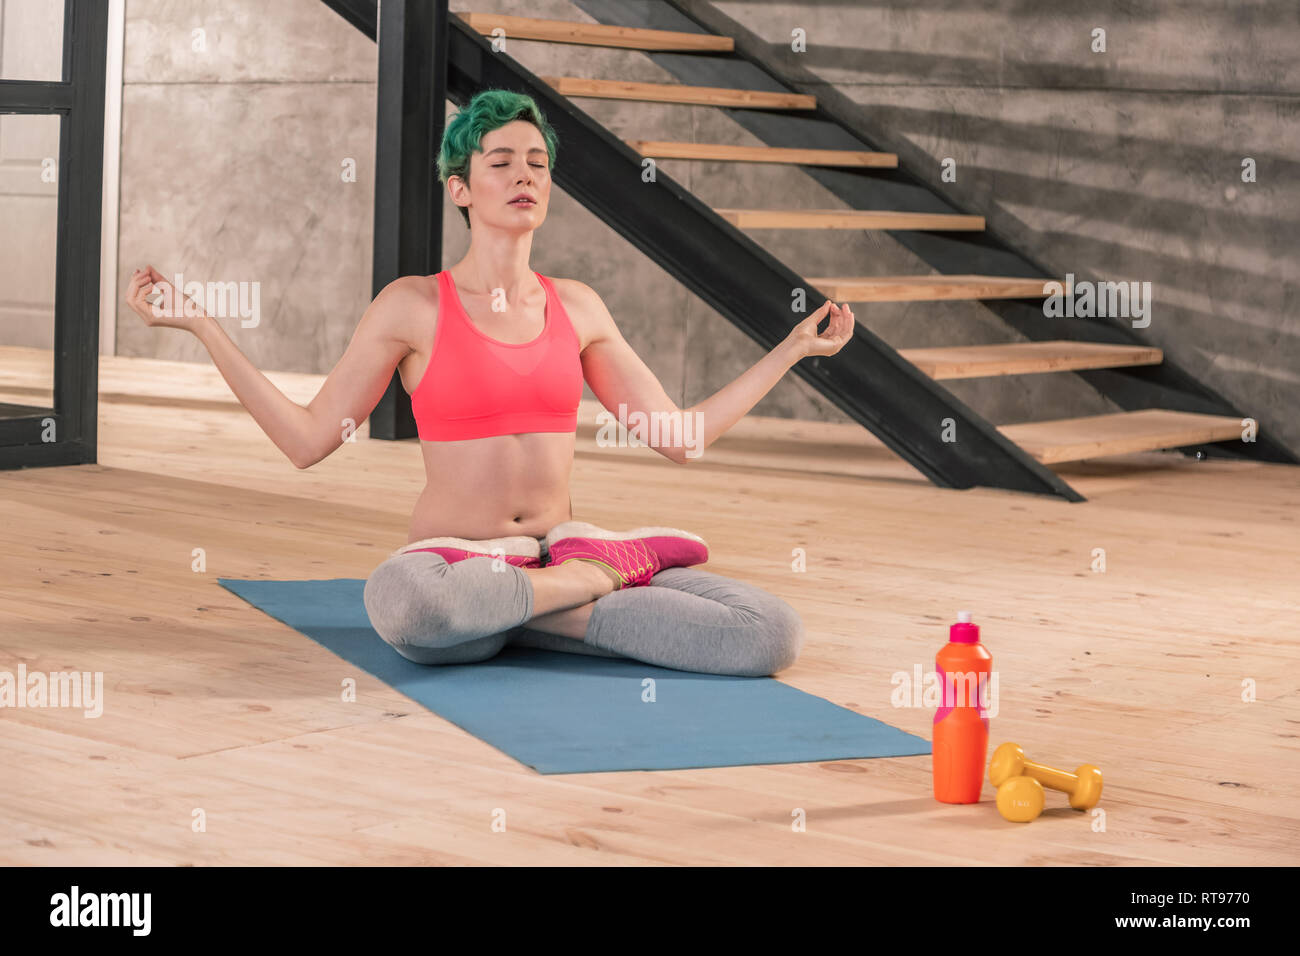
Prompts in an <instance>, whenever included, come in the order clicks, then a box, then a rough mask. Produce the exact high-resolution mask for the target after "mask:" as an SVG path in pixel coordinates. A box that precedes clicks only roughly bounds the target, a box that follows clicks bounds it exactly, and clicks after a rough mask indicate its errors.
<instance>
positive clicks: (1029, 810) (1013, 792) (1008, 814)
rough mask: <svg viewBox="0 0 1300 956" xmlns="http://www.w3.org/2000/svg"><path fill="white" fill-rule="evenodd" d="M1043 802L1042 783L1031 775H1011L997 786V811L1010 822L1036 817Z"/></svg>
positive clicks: (1020, 821)
mask: <svg viewBox="0 0 1300 956" xmlns="http://www.w3.org/2000/svg"><path fill="white" fill-rule="evenodd" d="M1043 802H1044V794H1043V785H1042V784H1041V783H1039V782H1038V781H1037V780H1035V779H1034V778H1033V777H1024V776H1021V777H1012V778H1011V779H1010V780H1004V781H1003V782H1002V786H1000V787H998V813H1000V814H1002V816H1003V817H1004V818H1006V819H1007V820H1010V821H1011V822H1012V823H1028V822H1029V821H1030V820H1034V819H1037V817H1038V815H1039V814H1040V813H1042V812H1043Z"/></svg>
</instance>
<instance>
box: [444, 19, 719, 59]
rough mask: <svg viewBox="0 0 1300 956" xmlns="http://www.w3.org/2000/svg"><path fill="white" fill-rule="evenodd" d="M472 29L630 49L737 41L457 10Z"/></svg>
mask: <svg viewBox="0 0 1300 956" xmlns="http://www.w3.org/2000/svg"><path fill="white" fill-rule="evenodd" d="M455 15H456V16H458V17H460V18H461V19H462V20H464V21H465V22H466V23H467V24H469V27H470V29H471V30H474V31H475V32H476V33H481V34H483V35H485V36H490V35H491V34H492V31H493V30H494V29H496V28H497V27H500V28H501V29H503V30H504V31H505V34H506V40H507V41H509V40H511V39H517V40H543V41H546V42H549V43H581V44H583V45H585V46H610V47H621V48H623V49H629V50H678V51H681V52H691V51H707V52H710V53H712V52H731V51H732V50H733V49H734V48H735V41H733V40H732V39H731V37H724V36H718V35H716V34H713V33H680V32H677V31H675V30H649V29H646V28H644V27H620V26H611V25H609V24H605V23H579V22H576V21H572V20H544V19H541V18H540V17H512V16H505V15H503V14H498V13H470V12H460V11H457V12H456V13H455Z"/></svg>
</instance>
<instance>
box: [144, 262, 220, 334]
mask: <svg viewBox="0 0 1300 956" xmlns="http://www.w3.org/2000/svg"><path fill="white" fill-rule="evenodd" d="M154 293H158V294H159V295H161V298H158V299H157V303H158V305H157V311H156V312H155V309H154V305H153V303H152V302H149V301H147V300H146V299H145V296H150V297H155V296H154ZM186 301H188V300H182V299H180V298H179V297H178V295H177V293H176V290H175V289H174V288H173V287H172V284H171V283H170V282H168V281H167V280H166V279H164V278H163V277H162V273H160V272H159V271H158V270H157V269H155V268H154V267H153V266H145V267H144V268H143V269H136V270H135V272H133V273H132V274H131V282H130V284H129V285H128V286H127V290H126V302H127V305H129V306H131V308H132V309H133V310H134V311H135V314H136V315H138V316H140V318H142V319H144V324H145V325H147V326H149V327H151V328H166V329H184V330H185V331H186V332H193V331H194V330H195V328H196V323H197V322H198V321H199V319H200V318H202V315H199V316H193V315H186V314H185V308H184V305H185V302H186ZM169 302H170V303H171V304H172V307H171V310H170V314H169V313H168V312H164V311H163V310H164V309H165V308H166V306H167V303H169Z"/></svg>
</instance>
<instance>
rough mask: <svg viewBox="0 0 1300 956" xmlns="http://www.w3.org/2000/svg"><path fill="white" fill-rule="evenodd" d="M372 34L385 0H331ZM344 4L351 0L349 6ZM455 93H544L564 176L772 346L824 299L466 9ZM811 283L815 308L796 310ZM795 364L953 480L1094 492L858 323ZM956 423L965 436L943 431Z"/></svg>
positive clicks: (947, 482)
mask: <svg viewBox="0 0 1300 956" xmlns="http://www.w3.org/2000/svg"><path fill="white" fill-rule="evenodd" d="M322 2H324V3H325V4H326V5H327V6H330V7H331V8H333V9H335V10H336V12H339V13H340V15H343V16H344V17H345V19H347V20H348V22H350V23H352V24H353V26H356V27H357V28H358V29H360V30H361V31H362V32H365V33H367V34H368V35H371V36H373V30H374V26H373V25H374V24H375V23H376V22H377V20H376V15H375V9H376V8H375V5H374V3H373V2H371V3H370V4H366V3H365V2H364V0H322ZM340 7H342V8H346V11H347V12H346V14H345V13H344V11H343V10H342V9H339V8H340ZM449 27H450V36H449V38H448V69H447V95H448V98H449V99H451V100H452V101H453V102H455V103H457V104H458V105H464V104H465V103H466V102H468V101H469V99H470V98H471V97H472V96H473V95H474V94H475V93H476V92H478V91H479V90H482V89H489V88H504V89H515V90H519V91H521V92H525V93H527V94H528V95H530V96H531V97H533V99H534V100H536V101H537V103H538V105H539V107H541V109H542V110H543V112H544V113H545V114H546V116H547V119H548V121H549V122H550V123H551V125H552V126H553V127H554V128H555V130H556V133H557V135H558V138H559V142H560V152H559V158H558V160H557V163H556V168H555V171H554V179H555V182H556V183H557V184H558V185H559V186H560V187H561V188H562V189H564V190H565V192H567V193H569V194H570V195H571V196H573V197H574V198H575V199H577V200H578V201H579V202H581V203H582V204H583V205H584V206H586V207H587V208H588V209H590V210H591V211H592V212H593V213H594V214H595V215H596V216H598V217H599V218H600V219H602V220H603V221H604V222H606V223H607V224H608V225H610V226H611V227H612V228H613V229H615V230H616V231H617V232H618V233H619V234H620V235H622V236H623V237H624V238H625V239H627V240H628V241H629V242H631V243H632V244H633V245H634V246H636V247H637V248H638V249H640V250H641V251H642V252H644V253H645V254H646V255H647V256H649V257H650V258H651V259H653V260H654V261H655V262H657V263H658V264H659V265H660V266H661V267H662V268H663V269H664V270H665V271H667V272H668V273H669V274H670V275H672V276H673V277H674V278H676V279H677V280H678V281H680V282H681V283H682V284H683V285H685V286H686V287H687V288H688V289H690V290H691V291H692V292H693V293H695V294H696V295H697V296H699V297H700V298H701V299H702V300H704V301H705V302H706V303H708V304H709V305H710V306H711V307H712V308H714V309H715V310H717V311H718V312H719V313H720V314H721V315H723V316H724V317H725V318H727V319H728V320H729V321H731V322H732V323H733V324H734V325H735V326H736V327H737V328H739V329H740V330H741V331H743V332H745V334H747V335H748V336H749V337H750V338H751V339H753V340H754V341H755V342H756V343H758V344H759V345H760V346H762V347H763V348H765V349H772V348H775V347H776V346H777V345H778V344H779V343H780V342H781V341H782V340H783V339H784V338H785V337H786V335H788V333H789V331H790V329H791V328H792V327H793V326H794V325H795V324H796V323H797V322H798V321H799V319H800V318H801V317H802V315H806V314H807V313H808V312H811V311H815V310H816V309H817V308H819V307H820V306H821V304H822V303H823V302H824V301H825V297H824V296H822V295H821V294H820V293H818V292H817V290H815V289H812V288H808V287H807V286H806V283H805V282H804V280H803V279H802V277H800V276H799V275H798V274H796V273H795V272H793V271H792V270H791V269H789V268H788V267H787V266H786V265H785V264H784V263H782V262H781V261H780V260H778V259H776V258H775V257H773V256H772V255H771V254H769V253H768V252H767V251H766V250H764V249H763V248H762V247H761V246H759V245H758V244H757V243H755V242H754V241H753V240H751V239H750V238H749V237H748V236H746V235H745V234H744V233H743V232H741V231H740V230H738V229H736V228H735V227H733V226H732V225H731V224H730V223H728V222H727V221H726V220H724V219H723V218H722V217H720V216H718V215H717V214H716V213H715V212H714V211H713V210H712V209H711V208H710V207H708V206H707V205H705V204H704V203H702V202H701V201H700V200H699V199H698V198H696V197H695V196H694V194H692V193H691V192H690V191H689V190H688V189H686V188H685V187H683V186H682V185H681V184H679V183H677V182H676V181H674V180H673V179H672V178H671V177H669V176H666V175H664V173H663V171H662V169H660V170H658V171H657V175H656V177H655V181H654V182H651V183H646V182H643V180H642V175H641V174H642V161H643V157H642V156H641V155H640V154H639V153H637V152H636V151H635V150H633V149H632V148H631V147H629V146H628V145H627V144H626V143H624V142H623V141H622V140H620V139H619V138H617V137H615V136H614V135H613V134H612V133H610V132H609V131H608V130H607V129H605V128H604V127H603V126H601V125H600V124H599V123H597V122H596V121H595V120H593V119H592V118H591V117H589V116H588V115H587V114H586V113H584V112H583V111H582V110H580V109H579V108H578V107H577V106H575V105H574V104H573V103H572V102H570V101H569V100H568V98H567V97H564V96H562V95H560V94H558V93H556V92H555V91H554V90H553V89H552V88H551V87H550V86H548V85H547V84H545V83H543V82H542V81H541V80H540V79H538V78H537V77H536V76H534V75H533V74H532V73H531V72H530V71H528V70H527V69H526V68H524V67H523V66H522V65H521V64H519V63H518V62H516V61H515V60H513V59H512V58H510V57H509V56H507V55H505V54H504V53H495V52H493V51H492V48H491V44H490V43H489V42H488V41H487V40H485V39H484V38H483V37H481V36H479V35H478V34H477V33H476V32H475V31H473V30H471V29H470V28H469V27H468V26H467V25H466V24H465V23H464V22H463V21H461V20H460V19H459V18H457V17H454V16H453V17H450V18H449ZM796 289H804V290H805V293H806V296H805V302H806V311H805V312H804V313H802V314H800V315H796V314H794V313H792V312H791V311H790V302H791V297H792V294H793V292H794V290H796ZM793 371H794V373H795V374H797V375H799V376H800V377H801V378H802V379H804V381H806V382H808V384H809V385H811V386H812V387H813V388H814V389H816V390H817V391H818V392H819V393H821V394H822V395H825V396H826V397H827V398H828V399H829V400H830V401H832V402H834V403H835V405H836V406H837V407H839V408H840V409H841V410H842V411H844V413H845V414H847V415H849V416H850V417H851V418H853V419H854V420H855V421H857V422H858V423H859V424H861V425H863V426H864V427H865V428H867V429H868V430H869V431H871V432H872V433H873V434H875V435H876V436H877V437H879V438H880V440H881V441H882V442H883V443H884V444H885V445H886V446H887V447H889V448H890V449H891V450H893V451H894V452H895V453H896V454H898V455H899V456H900V457H902V458H904V459H905V460H906V461H908V462H909V463H910V464H912V465H913V466H914V467H915V468H917V470H919V471H920V472H921V473H922V474H924V475H925V476H926V477H927V478H928V479H929V480H930V481H932V482H934V483H935V484H937V485H940V486H942V487H949V488H970V487H975V486H978V485H983V486H990V487H997V488H1004V489H1007V490H1013V491H1025V492H1033V493H1038V494H1052V495H1056V496H1059V497H1062V498H1064V499H1066V500H1069V501H1082V500H1083V498H1082V496H1081V495H1079V494H1078V492H1076V491H1075V490H1074V489H1073V488H1071V487H1070V486H1069V485H1068V484H1067V483H1066V482H1064V481H1063V480H1062V479H1061V478H1060V477H1059V476H1057V475H1056V474H1055V473H1054V472H1053V471H1051V469H1049V468H1047V467H1046V466H1044V465H1043V464H1042V463H1040V462H1038V461H1037V460H1035V459H1034V458H1032V457H1031V456H1030V455H1028V454H1027V453H1026V452H1025V451H1024V450H1023V449H1021V448H1020V447H1019V446H1017V445H1015V444H1014V443H1013V442H1011V441H1009V440H1008V439H1007V438H1005V437H1004V436H1003V435H1002V434H1001V433H1000V432H999V431H997V429H996V428H994V427H993V426H992V425H991V424H990V423H989V422H988V421H986V420H985V419H984V418H983V417H981V416H980V415H978V414H977V413H975V412H974V411H972V410H971V409H969V408H968V407H967V406H966V405H965V404H964V403H962V402H961V401H960V400H958V399H957V398H956V396H954V395H952V394H951V393H950V392H948V391H947V390H946V389H944V388H943V387H942V386H940V385H938V383H936V382H935V381H934V380H933V379H931V378H930V377H929V376H927V375H925V374H924V373H922V372H921V371H920V370H919V369H917V368H916V366H914V365H913V364H912V363H911V362H908V361H907V360H905V359H904V358H903V357H902V356H900V355H899V354H898V353H897V352H896V351H895V350H894V349H893V348H892V347H890V346H889V345H888V344H887V343H885V342H884V341H883V340H881V339H880V338H879V337H877V336H876V335H874V334H873V333H872V332H871V331H870V330H868V329H866V328H864V327H862V326H861V325H858V327H857V328H856V330H855V334H854V337H853V339H852V340H851V341H850V342H849V343H848V344H846V345H845V346H844V348H843V349H842V350H841V351H840V352H839V353H838V354H836V355H835V356H834V357H833V358H830V359H822V358H809V359H804V360H802V361H800V362H798V363H797V364H796V365H795V366H794V368H793ZM945 431H948V432H950V433H951V434H952V435H953V436H954V437H955V440H954V441H944V433H945Z"/></svg>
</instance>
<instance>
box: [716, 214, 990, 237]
mask: <svg viewBox="0 0 1300 956" xmlns="http://www.w3.org/2000/svg"><path fill="white" fill-rule="evenodd" d="M713 211H714V212H716V213H717V214H718V215H719V216H721V217H722V218H723V219H726V220H727V221H728V222H730V223H731V224H732V225H733V226H735V227H736V228H738V229H944V230H963V231H974V232H978V231H980V230H982V229H983V228H984V217H983V216H963V215H956V214H952V213H934V212H896V211H892V210H873V209H715V210H713Z"/></svg>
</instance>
